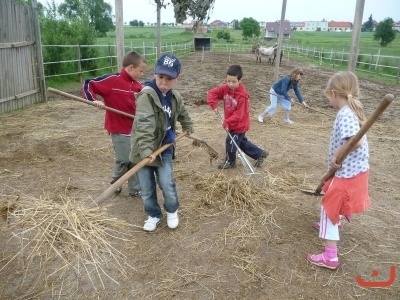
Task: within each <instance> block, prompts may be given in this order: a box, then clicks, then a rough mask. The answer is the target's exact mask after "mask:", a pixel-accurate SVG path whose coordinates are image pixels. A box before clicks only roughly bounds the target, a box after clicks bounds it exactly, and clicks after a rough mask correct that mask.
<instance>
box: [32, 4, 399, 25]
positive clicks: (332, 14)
mask: <svg viewBox="0 0 400 300" xmlns="http://www.w3.org/2000/svg"><path fill="white" fill-rule="evenodd" d="M46 1H48V0H45V1H42V0H39V2H46ZM55 2H56V4H59V3H62V2H63V0H55ZM105 2H108V3H110V4H111V6H112V7H113V8H114V6H115V0H105ZM168 2H169V3H170V1H168ZM122 3H123V4H122V5H123V11H124V16H123V17H124V23H129V21H133V20H138V21H143V22H144V23H145V24H146V23H147V22H150V23H156V22H157V13H156V6H155V3H154V0H123V2H122ZM282 3H283V1H282V0H215V3H214V9H213V10H212V11H211V14H210V19H209V21H208V23H210V22H212V21H214V20H221V21H223V22H231V21H232V20H234V19H236V20H239V21H240V20H242V19H243V18H250V17H251V18H253V19H255V20H257V21H259V22H261V21H265V22H273V21H277V20H280V19H281V10H282ZM356 3H357V0H287V1H286V12H285V19H286V20H290V21H291V22H296V21H321V20H322V19H324V18H325V20H327V21H337V22H339V21H347V22H351V23H353V22H354V14H355V8H356ZM371 14H372V18H373V19H374V20H376V21H378V22H380V21H383V20H384V19H385V18H388V17H390V18H392V19H393V20H394V21H395V22H398V21H400V1H399V0H364V13H363V20H362V23H364V22H365V21H367V20H368V18H369V16H370V15H371ZM161 23H175V18H174V11H173V8H172V6H171V5H168V6H167V8H166V9H162V10H161Z"/></svg>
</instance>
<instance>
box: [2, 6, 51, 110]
mask: <svg viewBox="0 0 400 300" xmlns="http://www.w3.org/2000/svg"><path fill="white" fill-rule="evenodd" d="M38 26H39V21H38V18H37V1H36V0H32V6H28V5H21V4H17V3H14V2H13V1H12V0H1V1H0V66H1V67H0V114H4V113H6V112H9V111H12V110H16V109H19V108H22V107H25V106H28V105H32V104H34V103H37V102H41V101H45V100H46V89H45V83H44V72H43V59H42V56H41V51H42V50H41V42H40V29H39V27H38Z"/></svg>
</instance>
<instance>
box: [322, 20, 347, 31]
mask: <svg viewBox="0 0 400 300" xmlns="http://www.w3.org/2000/svg"><path fill="white" fill-rule="evenodd" d="M351 27H352V26H351V23H350V22H336V21H330V22H329V23H328V30H329V31H340V32H345V31H346V32H349V31H351Z"/></svg>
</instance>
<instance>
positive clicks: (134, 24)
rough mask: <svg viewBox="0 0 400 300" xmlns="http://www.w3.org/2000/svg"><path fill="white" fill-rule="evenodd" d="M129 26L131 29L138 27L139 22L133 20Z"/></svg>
mask: <svg viewBox="0 0 400 300" xmlns="http://www.w3.org/2000/svg"><path fill="white" fill-rule="evenodd" d="M129 25H131V26H132V27H137V26H139V22H138V20H136V19H135V20H133V21H130V22H129Z"/></svg>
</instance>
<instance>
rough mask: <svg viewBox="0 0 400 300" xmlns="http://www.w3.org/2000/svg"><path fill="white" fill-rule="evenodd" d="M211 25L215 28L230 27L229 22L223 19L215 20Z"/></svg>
mask: <svg viewBox="0 0 400 300" xmlns="http://www.w3.org/2000/svg"><path fill="white" fill-rule="evenodd" d="M210 27H214V28H221V27H228V23H226V22H222V21H221V20H215V21H212V22H211V23H210Z"/></svg>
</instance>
